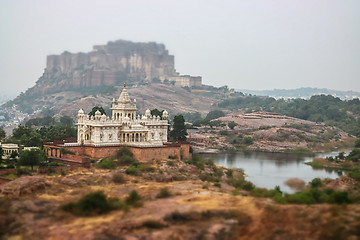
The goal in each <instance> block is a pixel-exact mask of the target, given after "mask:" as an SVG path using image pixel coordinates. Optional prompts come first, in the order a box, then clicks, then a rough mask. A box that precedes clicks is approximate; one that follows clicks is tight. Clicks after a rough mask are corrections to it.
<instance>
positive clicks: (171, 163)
mask: <svg viewBox="0 0 360 240" xmlns="http://www.w3.org/2000/svg"><path fill="white" fill-rule="evenodd" d="M166 164H167V165H169V166H171V167H173V166H175V162H174V161H167V162H166Z"/></svg>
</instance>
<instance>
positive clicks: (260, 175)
mask: <svg viewBox="0 0 360 240" xmlns="http://www.w3.org/2000/svg"><path fill="white" fill-rule="evenodd" d="M337 154H338V152H332V153H328V154H318V155H316V156H315V157H325V156H333V155H337ZM202 156H204V157H211V158H213V159H214V162H215V163H216V164H218V165H221V166H225V167H230V168H242V169H244V171H245V173H246V174H247V179H248V180H249V181H251V182H253V183H254V184H255V185H257V186H258V187H265V188H269V189H272V188H274V187H275V186H277V185H278V186H280V187H281V189H282V190H283V191H285V192H288V193H292V192H294V190H293V189H291V188H290V187H288V186H287V185H286V184H285V183H284V182H285V181H286V180H288V179H290V178H300V179H302V180H304V181H305V182H309V181H311V180H312V179H314V178H316V177H319V178H333V179H335V178H337V177H339V176H341V175H342V172H341V171H340V172H339V171H333V170H324V169H313V168H312V167H310V166H308V165H306V164H304V162H308V161H311V160H312V158H313V157H314V155H304V154H288V153H266V152H233V153H219V154H203V155H202Z"/></svg>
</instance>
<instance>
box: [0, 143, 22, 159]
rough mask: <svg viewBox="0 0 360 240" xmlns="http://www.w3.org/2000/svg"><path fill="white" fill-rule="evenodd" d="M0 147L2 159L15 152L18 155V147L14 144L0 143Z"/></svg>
mask: <svg viewBox="0 0 360 240" xmlns="http://www.w3.org/2000/svg"><path fill="white" fill-rule="evenodd" d="M0 147H1V148H2V149H3V151H4V157H5V158H6V157H10V155H11V153H12V152H17V153H18V154H19V150H20V148H19V145H17V144H15V143H3V144H1V143H0Z"/></svg>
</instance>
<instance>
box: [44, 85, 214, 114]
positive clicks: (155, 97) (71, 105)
mask: <svg viewBox="0 0 360 240" xmlns="http://www.w3.org/2000/svg"><path fill="white" fill-rule="evenodd" d="M127 89H128V92H129V95H130V97H131V99H136V104H137V108H138V114H144V113H145V110H146V109H154V108H158V109H166V110H167V111H168V112H169V113H170V114H172V115H174V114H176V113H182V112H200V113H203V114H204V115H205V114H206V113H207V112H208V111H209V109H210V107H211V105H212V104H213V103H215V102H216V101H217V100H216V99H215V98H211V97H206V96H202V95H199V94H196V93H192V92H188V91H186V90H185V89H183V88H180V87H175V86H172V85H166V84H151V85H144V86H136V87H135V86H133V87H127ZM121 90H122V87H116V88H115V91H113V92H111V93H107V94H101V95H100V94H99V95H84V96H78V95H76V94H77V93H76V92H73V91H67V92H61V93H57V94H51V95H47V96H48V97H47V101H50V102H51V104H52V105H53V110H54V112H55V113H56V115H55V117H59V116H62V115H65V114H66V115H70V116H72V117H75V116H76V114H77V111H78V110H79V109H80V108H82V109H84V111H85V112H90V111H91V109H92V108H93V107H94V106H103V107H104V108H105V109H108V108H110V104H111V101H112V99H113V98H115V99H117V98H118V97H119V95H120V93H121ZM50 96H51V97H50ZM49 98H50V99H49ZM69 99H70V100H71V101H69ZM43 101H46V99H45V97H44V98H41V99H39V100H38V102H39V103H41V102H43Z"/></svg>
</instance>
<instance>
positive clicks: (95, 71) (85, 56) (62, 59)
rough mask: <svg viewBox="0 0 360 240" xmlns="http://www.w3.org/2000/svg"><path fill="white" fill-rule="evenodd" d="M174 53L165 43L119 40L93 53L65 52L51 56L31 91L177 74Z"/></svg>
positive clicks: (95, 48)
mask: <svg viewBox="0 0 360 240" xmlns="http://www.w3.org/2000/svg"><path fill="white" fill-rule="evenodd" d="M174 75H176V71H175V68H174V56H172V55H169V52H168V50H166V48H165V45H163V44H158V43H155V42H149V43H134V42H130V41H124V40H118V41H115V42H108V43H107V44H106V45H97V46H94V49H93V51H91V52H89V53H70V52H67V51H65V52H63V53H62V54H61V55H50V56H48V57H47V61H46V69H45V72H44V74H43V75H42V76H41V77H40V79H39V80H38V82H37V83H36V85H35V86H34V87H33V88H32V89H30V90H29V94H30V95H32V94H39V93H41V94H43V93H50V92H58V91H63V90H69V89H78V88H87V87H97V86H114V85H119V84H121V83H123V82H124V81H127V82H132V81H137V82H138V81H151V80H152V79H154V78H160V77H163V76H174Z"/></svg>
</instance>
